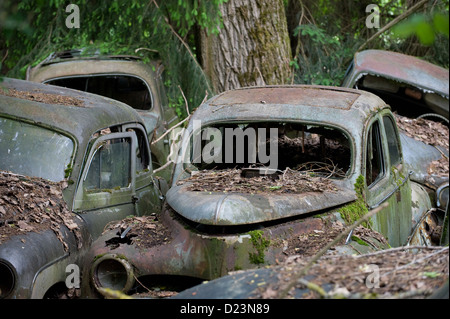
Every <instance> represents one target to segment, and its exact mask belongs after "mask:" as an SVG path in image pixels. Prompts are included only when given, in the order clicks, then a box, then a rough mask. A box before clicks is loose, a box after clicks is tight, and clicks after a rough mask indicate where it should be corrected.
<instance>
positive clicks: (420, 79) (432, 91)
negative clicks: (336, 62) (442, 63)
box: [342, 50, 449, 123]
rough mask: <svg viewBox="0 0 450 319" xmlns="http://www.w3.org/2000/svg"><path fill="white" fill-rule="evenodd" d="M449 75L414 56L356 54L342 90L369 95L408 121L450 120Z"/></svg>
mask: <svg viewBox="0 0 450 319" xmlns="http://www.w3.org/2000/svg"><path fill="white" fill-rule="evenodd" d="M448 83H449V71H448V70H447V69H444V68H442V67H439V66H437V65H434V64H432V63H430V62H427V61H424V60H421V59H419V58H417V57H414V56H409V55H406V54H402V53H398V52H390V51H384V50H365V51H361V52H357V53H356V54H355V56H354V59H353V61H352V63H351V64H350V66H349V68H348V70H347V73H346V75H345V78H344V80H343V83H342V86H343V87H349V88H357V89H361V90H366V91H369V92H372V93H374V94H376V95H378V96H379V97H381V98H382V99H383V100H384V101H385V102H386V103H387V104H389V105H390V106H391V108H392V111H394V112H398V114H400V115H404V116H408V117H411V118H413V117H420V116H422V117H423V116H425V117H429V118H433V119H439V118H442V117H444V118H445V119H446V122H447V123H448V119H449V88H448Z"/></svg>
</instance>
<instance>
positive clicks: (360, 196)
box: [340, 175, 372, 229]
mask: <svg viewBox="0 0 450 319" xmlns="http://www.w3.org/2000/svg"><path fill="white" fill-rule="evenodd" d="M364 186H365V180H364V177H363V176H362V175H360V176H359V177H358V178H357V179H356V182H355V184H354V187H355V192H356V196H357V200H356V201H354V202H353V203H351V204H348V205H346V206H344V207H342V208H341V209H340V214H341V217H342V218H343V219H344V220H345V221H346V222H347V223H348V224H353V223H354V222H356V221H357V220H359V219H360V218H361V217H363V216H364V215H365V214H367V213H368V212H369V210H368V209H367V206H366V203H365V200H364ZM362 225H363V226H364V227H366V228H369V229H372V221H371V220H369V221H367V222H364V223H363V224H362Z"/></svg>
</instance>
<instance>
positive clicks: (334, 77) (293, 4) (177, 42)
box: [0, 0, 449, 116]
mask: <svg viewBox="0 0 450 319" xmlns="http://www.w3.org/2000/svg"><path fill="white" fill-rule="evenodd" d="M227 1H228V0H209V1H205V0H164V1H163V0H127V1H125V0H121V1H108V2H105V1H99V0H76V1H75V0H74V1H64V0H37V1H36V0H23V1H21V2H19V3H17V2H16V1H12V0H3V1H2V2H0V62H1V64H0V67H1V74H3V75H6V76H9V77H15V78H25V73H26V70H27V68H28V67H29V66H34V65H36V64H37V63H39V62H40V61H42V60H43V59H45V58H46V57H47V56H48V55H49V54H50V53H52V52H55V51H61V50H66V49H71V48H81V47H93V48H95V49H96V50H98V51H99V52H100V53H115V54H133V55H138V56H141V57H142V58H143V59H144V60H147V59H154V58H158V59H161V60H162V61H163V63H164V65H165V69H166V72H165V84H166V88H167V91H168V95H169V102H170V105H171V106H172V107H175V108H177V110H178V112H179V115H180V116H185V115H186V114H185V113H183V112H184V109H185V107H184V98H183V96H182V94H181V90H182V91H183V92H184V94H185V96H186V97H187V99H188V103H189V107H190V108H191V109H193V108H195V107H197V106H198V105H199V104H200V103H201V101H202V100H203V98H204V97H205V93H206V92H208V95H209V97H211V96H212V94H214V92H212V89H211V86H210V83H209V81H208V79H207V77H206V76H205V74H204V72H203V71H202V67H201V65H200V64H199V61H200V59H198V56H197V55H198V54H199V52H200V50H199V48H198V34H199V31H200V30H206V32H208V33H210V34H215V33H217V32H218V30H220V26H221V16H220V10H219V7H220V5H222V3H224V2H227ZM418 2H419V0H396V1H387V0H377V1H375V0H362V1H355V0H284V5H285V9H286V10H285V12H286V18H287V23H288V31H289V36H290V42H291V43H290V46H291V49H292V57H291V63H290V65H291V70H292V71H291V76H290V78H289V79H286V82H287V83H312V84H324V85H340V83H341V81H342V79H343V76H344V74H345V71H346V68H347V66H348V64H349V63H350V61H351V59H352V57H353V55H354V53H355V51H356V50H357V49H358V48H359V47H360V46H361V45H363V44H365V42H366V41H367V40H368V39H369V38H370V37H371V36H372V35H374V34H375V33H376V32H377V31H378V29H369V28H367V27H366V25H365V21H366V18H367V16H368V15H369V13H366V7H367V5H369V4H372V3H373V4H377V5H378V6H379V7H380V26H381V27H383V26H385V25H387V24H388V23H389V22H391V21H393V20H394V19H395V18H396V17H399V16H400V15H402V14H404V13H405V12H407V10H408V9H409V8H411V7H412V6H413V5H414V4H416V3H418ZM70 3H73V4H77V5H78V6H79V8H80V28H79V29H69V28H67V27H66V25H65V21H66V18H67V17H68V15H69V13H66V11H65V9H66V6H67V5H68V4H70ZM448 8H449V1H448V0H440V1H438V0H429V1H426V3H425V4H424V5H423V6H422V7H421V8H420V10H418V12H417V13H416V14H415V15H412V16H411V17H410V18H409V20H408V23H410V24H409V25H407V24H403V25H404V26H405V25H406V26H405V27H404V29H403V30H402V29H400V31H398V32H397V33H396V34H394V33H393V32H394V30H395V29H389V30H387V31H386V32H384V33H382V34H381V35H380V36H378V37H376V39H374V40H373V41H371V42H370V43H367V45H366V47H365V48H366V49H386V50H392V51H398V52H402V53H406V54H410V55H414V56H418V57H421V58H423V59H426V60H428V61H431V62H433V63H435V64H438V65H441V66H444V67H446V68H448V65H449V55H448V51H449V50H448V45H449V43H448V31H447V32H442V30H437V32H434V31H436V30H434V29H433V30H432V32H433V41H430V42H428V43H424V42H423V41H422V39H421V37H420V32H422V33H423V30H425V29H427V27H426V25H427V26H428V27H429V26H430V25H431V26H432V25H433V18H434V16H435V15H436V13H439V14H440V15H441V16H443V17H444V20H443V22H442V23H443V24H444V26H445V23H446V25H447V30H448ZM411 21H413V22H412V23H411ZM414 21H415V22H414ZM442 23H441V24H440V25H442ZM424 26H425V27H424ZM405 28H406V29H405ZM414 28H416V29H414ZM405 30H406V31H405ZM414 30H416V31H417V30H419V33H417V32H415V31H414ZM438 31H440V32H438ZM445 33H446V34H445ZM397 34H398V35H404V37H398V36H397ZM139 48H141V49H140V50H139ZM142 48H144V49H142ZM137 49H138V51H136V50H137ZM180 89H181V90H180Z"/></svg>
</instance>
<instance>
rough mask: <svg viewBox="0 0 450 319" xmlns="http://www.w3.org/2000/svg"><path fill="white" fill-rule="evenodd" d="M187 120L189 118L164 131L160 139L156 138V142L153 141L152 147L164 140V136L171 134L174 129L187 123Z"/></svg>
mask: <svg viewBox="0 0 450 319" xmlns="http://www.w3.org/2000/svg"><path fill="white" fill-rule="evenodd" d="M189 119H190V116H188V117H186V118H185V119H184V120H182V121H180V122H179V123H177V124H176V125H174V126H172V127H171V128H170V129H168V130H167V131H165V132H164V134H162V135H161V136H160V137H158V138H157V139H156V140H154V141H153V142H152V145H153V144H156V143H158V142H159V141H160V140H162V139H163V138H164V136H166V135H167V134H169V133H170V132H172V131H173V130H174V129H175V128H177V127H178V126H180V125H182V124H183V123H184V122H186V121H188V120H189Z"/></svg>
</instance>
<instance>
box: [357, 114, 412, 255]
mask: <svg viewBox="0 0 450 319" xmlns="http://www.w3.org/2000/svg"><path fill="white" fill-rule="evenodd" d="M392 120H393V119H392V118H391V117H390V116H389V115H386V114H385V115H384V116H381V115H379V114H378V115H376V116H375V117H373V118H372V120H371V121H370V122H369V125H368V128H367V131H366V139H365V181H366V201H367V204H368V206H369V209H373V208H376V207H378V206H380V205H381V204H383V203H384V202H389V206H388V207H387V208H385V209H383V210H382V211H380V212H379V213H377V214H376V216H375V217H374V218H373V219H372V221H373V227H374V229H375V230H377V231H379V232H380V233H382V234H383V235H385V236H386V237H387V239H388V241H389V244H390V245H391V246H393V247H395V246H400V245H402V244H404V243H405V242H406V240H407V238H408V235H409V232H410V230H411V206H410V205H411V192H410V191H409V192H408V190H410V184H409V178H408V177H409V175H408V174H407V173H405V168H404V165H403V159H402V156H401V147H400V144H399V139H398V134H397V131H396V126H395V124H394V123H395V122H392ZM386 129H387V131H386Z"/></svg>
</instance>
